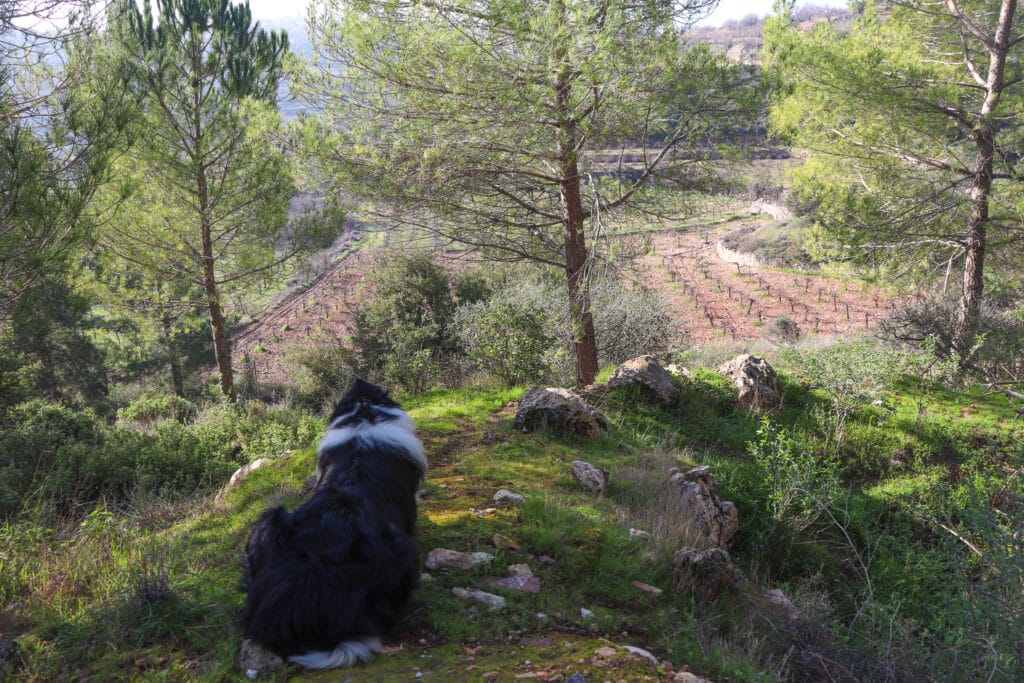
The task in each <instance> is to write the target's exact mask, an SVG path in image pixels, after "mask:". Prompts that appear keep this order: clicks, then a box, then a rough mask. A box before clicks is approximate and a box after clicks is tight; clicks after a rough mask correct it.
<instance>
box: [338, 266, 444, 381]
mask: <svg viewBox="0 0 1024 683" xmlns="http://www.w3.org/2000/svg"><path fill="white" fill-rule="evenodd" d="M368 280H369V282H368V286H369V288H370V291H371V292H372V297H371V298H370V299H369V300H367V301H365V302H363V303H362V304H361V305H360V306H359V308H358V309H357V310H356V313H355V320H354V322H353V325H352V349H353V352H354V355H355V363H356V369H357V371H358V373H359V374H360V375H361V376H363V377H367V378H369V379H371V380H375V381H383V382H386V383H388V384H390V385H392V386H398V387H401V388H403V389H405V390H406V391H409V392H412V393H416V392H419V391H423V390H425V389H427V388H428V387H430V386H433V385H434V384H435V383H437V382H438V381H439V380H440V379H441V378H442V377H443V367H442V363H443V361H444V359H445V358H446V357H447V356H450V355H451V354H452V353H453V352H454V351H455V343H454V338H453V333H452V330H451V329H450V328H451V323H452V316H453V314H454V311H455V300H454V298H453V297H452V291H451V283H450V281H449V278H448V275H447V273H446V272H445V271H444V269H443V268H442V267H441V266H440V265H439V264H438V263H437V262H436V261H434V260H433V259H432V258H431V257H430V256H429V255H428V254H426V253H411V254H404V255H391V256H390V257H388V258H387V260H384V259H382V260H381V261H379V262H378V263H377V265H376V267H375V269H374V271H373V272H372V273H371V274H370V276H369V277H368Z"/></svg>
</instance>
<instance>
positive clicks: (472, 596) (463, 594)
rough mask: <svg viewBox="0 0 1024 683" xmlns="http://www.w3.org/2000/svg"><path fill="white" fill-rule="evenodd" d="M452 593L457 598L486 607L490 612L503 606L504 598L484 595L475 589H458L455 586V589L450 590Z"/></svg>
mask: <svg viewBox="0 0 1024 683" xmlns="http://www.w3.org/2000/svg"><path fill="white" fill-rule="evenodd" d="M452 593H454V594H455V595H456V596H457V597H460V598H463V599H466V600H473V601H474V602H479V603H481V604H483V605H487V606H488V607H489V608H491V609H492V610H495V609H501V608H502V607H504V606H505V598H503V597H501V596H500V595H494V594H493V593H485V592H484V591H481V590H477V589H476V588H459V587H458V586H456V587H455V588H452Z"/></svg>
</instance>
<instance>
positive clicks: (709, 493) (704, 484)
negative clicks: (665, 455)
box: [669, 465, 739, 550]
mask: <svg viewBox="0 0 1024 683" xmlns="http://www.w3.org/2000/svg"><path fill="white" fill-rule="evenodd" d="M669 473H670V475H671V481H672V483H673V484H675V485H676V486H678V487H679V500H680V503H681V508H682V510H681V513H682V514H683V515H685V516H686V518H687V519H688V520H689V522H690V526H691V528H692V529H693V530H694V531H697V532H699V533H700V534H701V536H702V537H703V538H704V540H705V542H706V544H707V545H709V546H711V547H714V548H721V549H723V550H726V549H728V548H729V542H730V541H731V540H732V537H733V534H735V533H736V530H737V529H738V528H739V510H737V509H736V506H735V505H733V504H732V503H730V502H729V501H723V500H721V499H720V498H719V497H718V495H717V494H716V493H715V489H716V488H717V487H718V484H717V482H716V481H715V475H713V474H712V473H711V468H710V467H708V466H706V465H705V466H702V467H694V468H692V469H690V470H687V471H686V472H681V471H679V470H678V469H677V468H675V467H673V468H672V469H670V470H669Z"/></svg>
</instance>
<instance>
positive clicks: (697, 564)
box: [672, 547, 747, 598]
mask: <svg viewBox="0 0 1024 683" xmlns="http://www.w3.org/2000/svg"><path fill="white" fill-rule="evenodd" d="M672 566H673V567H674V568H675V572H676V590H681V591H688V592H691V593H694V594H697V595H702V596H707V597H710V598H714V597H717V596H718V595H720V594H721V593H722V592H723V591H726V590H738V589H740V588H743V587H744V586H745V585H746V583H747V577H745V576H744V575H743V572H741V571H740V570H739V568H737V567H736V565H734V564H733V563H732V558H730V557H729V553H727V552H725V551H724V550H722V549H721V548H709V549H707V550H698V549H697V548H691V547H685V548H681V549H680V550H678V551H676V554H675V555H673V556H672Z"/></svg>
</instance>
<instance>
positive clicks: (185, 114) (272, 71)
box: [104, 0, 303, 396]
mask: <svg viewBox="0 0 1024 683" xmlns="http://www.w3.org/2000/svg"><path fill="white" fill-rule="evenodd" d="M157 12H158V17H159V18H158V19H157V18H156V17H154V14H153V9H152V6H151V3H150V2H148V1H147V2H146V3H145V4H144V5H143V6H142V8H141V9H140V8H139V7H138V5H136V3H135V2H132V1H127V2H125V3H123V4H121V5H120V6H119V7H117V8H116V9H115V21H116V26H117V30H116V31H115V33H116V35H117V36H118V38H119V42H120V44H121V47H122V49H124V50H125V51H126V52H127V54H128V55H129V56H130V58H131V60H132V62H133V63H134V64H135V65H136V69H135V70H134V72H133V74H132V75H133V79H134V80H133V82H134V85H135V87H136V88H138V90H139V91H140V93H141V96H142V102H143V105H142V114H141V117H140V119H139V126H140V129H139V134H138V135H137V137H136V141H135V143H134V144H133V145H132V147H131V149H130V151H129V154H128V157H127V159H126V162H125V163H124V164H123V165H122V166H121V168H120V171H121V173H120V178H119V184H118V187H117V189H116V190H115V192H114V193H115V195H117V196H116V200H117V201H118V203H120V205H121V212H120V215H119V217H118V218H117V219H114V220H112V221H110V222H109V224H108V225H107V228H106V229H105V231H104V246H105V247H106V249H107V250H108V251H109V252H111V253H112V254H114V255H116V257H118V258H120V259H123V260H124V261H126V262H128V263H130V264H132V265H133V267H135V268H140V269H142V271H143V272H145V273H149V274H150V277H153V278H155V279H157V280H160V279H164V280H169V281H171V282H175V283H179V287H178V288H179V289H181V290H182V291H185V290H187V289H188V287H187V285H194V287H195V288H197V289H198V291H201V292H202V295H203V297H204V299H205V300H204V301H203V305H204V306H205V308H206V309H207V311H208V313H209V320H210V327H211V329H212V333H213V346H214V352H215V355H216V359H217V366H218V369H219V373H220V383H221V391H222V392H223V394H224V395H227V396H233V395H234V380H233V370H232V364H231V349H230V339H229V333H228V324H227V321H226V319H225V313H224V301H223V296H224V290H225V289H231V288H233V287H238V286H239V285H240V284H242V283H244V282H245V281H247V280H249V279H251V278H252V277H254V276H257V275H259V274H264V273H266V272H267V271H269V270H270V269H272V268H274V267H275V266H277V265H279V264H280V263H282V262H283V261H284V260H286V259H287V258H290V257H291V256H292V255H294V254H295V253H296V251H297V250H298V249H299V248H300V245H302V244H303V239H301V238H302V237H303V235H301V234H290V233H289V232H288V221H287V211H288V201H289V196H290V194H291V192H292V191H293V188H294V185H293V182H292V177H291V174H290V173H289V171H288V167H287V163H286V160H285V158H284V156H283V154H282V153H281V152H280V151H279V150H276V149H274V148H272V147H271V146H269V145H267V144H265V141H263V140H261V139H260V138H258V137H256V136H253V135H252V134H251V133H252V129H253V125H254V122H257V121H259V122H262V124H261V125H269V126H273V125H276V124H275V123H274V121H275V120H276V119H277V117H278V113H277V111H276V107H275V105H276V101H277V91H278V82H279V79H280V76H281V64H282V61H283V59H284V56H285V54H286V52H287V49H288V41H287V37H286V36H285V35H284V34H281V33H276V32H273V31H271V32H266V31H263V30H262V29H260V28H259V26H258V24H254V23H253V22H252V15H251V12H250V10H249V6H248V3H242V4H230V3H229V2H228V0H159V1H158V4H157Z"/></svg>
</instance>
